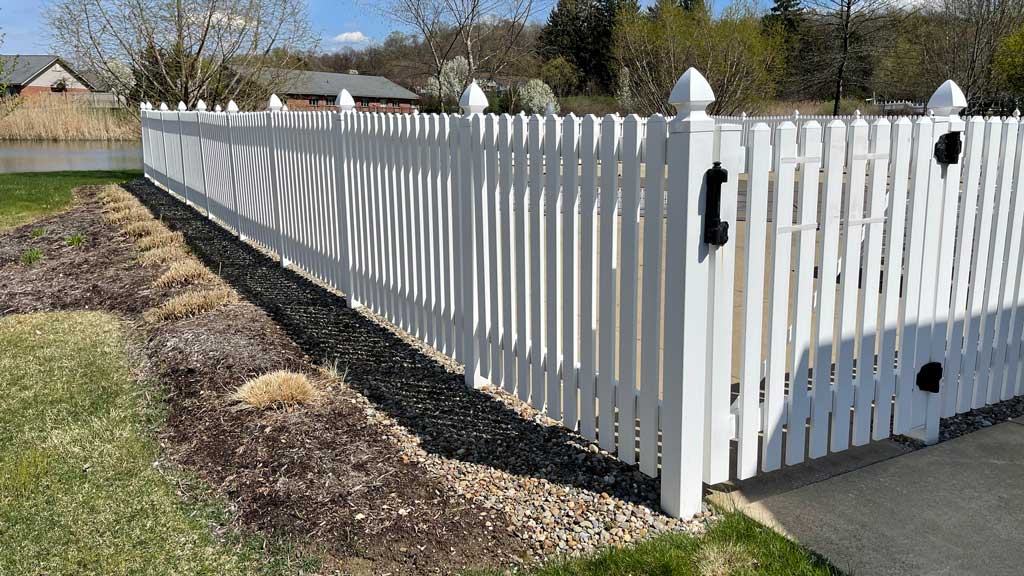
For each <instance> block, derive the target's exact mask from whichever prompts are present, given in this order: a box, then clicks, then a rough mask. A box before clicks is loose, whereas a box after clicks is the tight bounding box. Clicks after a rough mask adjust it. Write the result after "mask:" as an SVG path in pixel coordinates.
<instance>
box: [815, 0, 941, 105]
mask: <svg viewBox="0 0 1024 576" xmlns="http://www.w3.org/2000/svg"><path fill="white" fill-rule="evenodd" d="M953 1H956V0H953ZM904 4H905V2H902V1H901V0H805V1H804V6H805V8H806V10H807V13H808V16H809V17H808V19H807V20H808V24H809V27H810V29H809V31H808V32H809V34H810V37H809V38H808V41H809V42H812V43H813V44H812V46H810V48H811V49H810V50H808V51H807V52H806V54H805V55H806V56H807V59H806V60H805V63H804V64H805V65H804V66H803V67H802V68H803V70H802V72H803V77H804V80H805V84H806V85H805V88H807V89H814V88H819V89H820V88H822V87H823V86H822V85H823V84H829V85H831V90H830V92H831V95H832V113H833V114H839V106H840V103H841V102H842V99H843V95H844V94H845V92H846V89H847V84H848V83H849V82H850V81H851V79H856V80H859V81H862V82H864V83H866V82H867V80H868V78H867V76H868V74H869V70H866V69H865V66H863V65H864V64H866V63H868V62H870V60H871V57H872V55H873V54H875V53H877V51H878V49H879V45H880V43H881V40H882V39H883V38H884V37H885V35H886V34H887V32H888V31H889V30H891V27H892V26H894V25H896V24H898V23H899V21H900V20H901V19H902V18H903V17H905V16H906V14H907V11H906V10H905V9H903V8H902V6H903V5H904ZM815 84H817V86H815Z"/></svg>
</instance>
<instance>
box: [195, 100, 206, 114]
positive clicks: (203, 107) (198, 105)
mask: <svg viewBox="0 0 1024 576" xmlns="http://www.w3.org/2000/svg"><path fill="white" fill-rule="evenodd" d="M196 110H198V111H200V112H206V102H203V100H202V98H200V99H199V102H196Z"/></svg>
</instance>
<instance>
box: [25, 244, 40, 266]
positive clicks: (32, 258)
mask: <svg viewBox="0 0 1024 576" xmlns="http://www.w3.org/2000/svg"><path fill="white" fill-rule="evenodd" d="M42 259H43V251H42V250H40V249H39V248H29V249H28V250H25V251H24V252H22V253H21V263H22V264H24V265H26V266H28V265H30V264H35V263H36V262H38V261H40V260H42Z"/></svg>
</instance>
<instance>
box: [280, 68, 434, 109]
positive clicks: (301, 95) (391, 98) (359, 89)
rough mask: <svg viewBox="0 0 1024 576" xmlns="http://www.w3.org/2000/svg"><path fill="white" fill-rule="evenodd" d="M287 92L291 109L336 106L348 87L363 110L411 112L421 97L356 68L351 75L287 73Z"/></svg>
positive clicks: (358, 106)
mask: <svg viewBox="0 0 1024 576" xmlns="http://www.w3.org/2000/svg"><path fill="white" fill-rule="evenodd" d="M284 78H285V80H284V88H283V90H282V92H283V94H278V96H280V97H281V98H282V99H283V100H286V103H287V104H288V108H289V109H290V110H316V109H318V108H327V107H333V106H334V99H335V97H337V96H338V92H341V90H342V89H343V88H344V89H346V90H348V92H349V94H351V95H352V98H353V99H354V100H355V101H356V109H358V110H359V111H360V112H411V111H413V110H415V109H416V108H417V104H416V103H417V101H418V100H419V96H417V95H416V94H415V93H414V92H411V91H409V90H406V89H405V88H402V87H401V86H399V85H398V84H395V83H394V82H392V81H391V80H388V79H387V78H384V77H383V76H366V75H363V74H359V73H358V72H356V71H355V70H352V71H349V73H348V74H336V73H333V72H311V71H308V70H295V71H291V72H287V73H285V75H284Z"/></svg>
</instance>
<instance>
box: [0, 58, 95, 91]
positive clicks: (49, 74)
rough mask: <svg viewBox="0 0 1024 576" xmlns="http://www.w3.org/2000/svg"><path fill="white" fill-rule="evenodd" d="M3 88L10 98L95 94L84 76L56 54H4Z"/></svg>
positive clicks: (1, 76) (1, 75) (1, 79)
mask: <svg viewBox="0 0 1024 576" xmlns="http://www.w3.org/2000/svg"><path fill="white" fill-rule="evenodd" d="M0 59H2V60H3V73H2V74H0V84H6V85H7V92H8V93H9V94H21V95H24V96H27V95H30V94H50V93H61V92H63V93H69V94H82V93H87V92H92V91H94V90H95V88H94V87H93V85H92V84H91V83H90V82H89V80H87V79H86V78H85V77H84V76H82V75H81V74H79V73H78V72H76V71H75V70H74V69H72V68H71V66H69V65H68V63H67V62H65V61H64V60H63V59H61V58H60V57H59V56H54V55H52V54H0Z"/></svg>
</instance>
